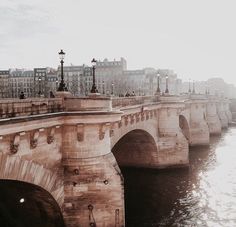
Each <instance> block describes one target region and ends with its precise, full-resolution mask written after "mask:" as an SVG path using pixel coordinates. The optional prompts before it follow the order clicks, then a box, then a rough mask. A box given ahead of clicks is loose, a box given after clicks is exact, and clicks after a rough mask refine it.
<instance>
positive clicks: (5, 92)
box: [0, 70, 10, 98]
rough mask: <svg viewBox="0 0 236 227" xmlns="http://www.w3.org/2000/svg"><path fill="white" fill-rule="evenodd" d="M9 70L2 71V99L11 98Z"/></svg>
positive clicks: (0, 88) (0, 93) (0, 75)
mask: <svg viewBox="0 0 236 227" xmlns="http://www.w3.org/2000/svg"><path fill="white" fill-rule="evenodd" d="M9 77H10V71H9V70H0V96H1V98H9V97H10V94H9Z"/></svg>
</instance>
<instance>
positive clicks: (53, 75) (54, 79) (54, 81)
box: [46, 69, 59, 95]
mask: <svg viewBox="0 0 236 227" xmlns="http://www.w3.org/2000/svg"><path fill="white" fill-rule="evenodd" d="M46 86H47V88H46V89H47V91H49V92H50V91H52V92H53V93H55V92H56V91H57V89H58V86H59V80H58V75H57V71H56V70H55V69H49V70H48V72H47V85H46ZM47 95H49V94H47Z"/></svg>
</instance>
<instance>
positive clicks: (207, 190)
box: [122, 128, 236, 227]
mask: <svg viewBox="0 0 236 227" xmlns="http://www.w3.org/2000/svg"><path fill="white" fill-rule="evenodd" d="M189 156H190V157H189V158H190V166H189V168H188V169H169V170H161V171H160V170H148V169H129V168H126V169H122V173H123V175H124V178H125V206H126V212H125V213H126V226H128V227H139V226H140V227H145V226H147V227H149V226H150V227H151V226H155V227H156V226H168V227H169V226H180V227H182V226H199V227H203V226H209V227H218V226H222V227H236V128H229V129H228V130H227V131H225V132H223V133H222V135H221V136H220V137H211V141H210V146H209V147H194V148H190V154H189Z"/></svg>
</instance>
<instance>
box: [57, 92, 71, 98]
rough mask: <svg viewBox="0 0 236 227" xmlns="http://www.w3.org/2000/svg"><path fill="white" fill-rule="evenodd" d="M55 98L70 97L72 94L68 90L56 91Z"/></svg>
mask: <svg viewBox="0 0 236 227" xmlns="http://www.w3.org/2000/svg"><path fill="white" fill-rule="evenodd" d="M55 97H56V98H66V97H72V94H71V93H70V92H69V91H57V92H56V93H55Z"/></svg>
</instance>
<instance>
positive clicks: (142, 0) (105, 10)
mask: <svg viewBox="0 0 236 227" xmlns="http://www.w3.org/2000/svg"><path fill="white" fill-rule="evenodd" d="M61 48H62V49H63V50H65V52H66V58H65V64H67V65H70V64H71V63H72V64H74V65H81V64H83V63H85V64H90V61H91V59H92V58H93V57H95V58H96V59H101V60H103V59H104V58H108V59H110V60H113V59H114V58H116V59H119V58H120V57H124V58H125V59H126V60H127V63H128V69H142V68H144V67H154V68H164V69H166V68H169V69H173V70H174V71H175V72H176V73H177V74H178V76H179V77H180V78H182V79H184V80H188V78H191V79H194V80H205V79H207V78H210V77H222V78H223V79H224V80H225V81H226V82H229V83H234V84H235V85H236V76H235V67H234V66H235V61H236V1H234V0H178V1H177V0H66V1H65V0H0V69H8V68H16V67H17V68H33V67H46V66H50V67H54V68H56V67H57V66H58V63H59V59H58V51H59V50H60V49H61Z"/></svg>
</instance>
